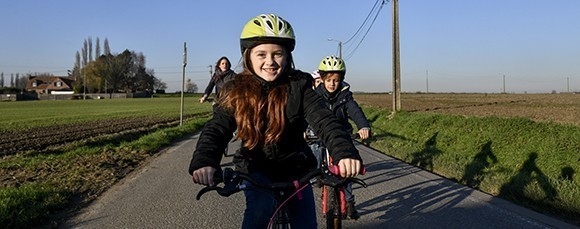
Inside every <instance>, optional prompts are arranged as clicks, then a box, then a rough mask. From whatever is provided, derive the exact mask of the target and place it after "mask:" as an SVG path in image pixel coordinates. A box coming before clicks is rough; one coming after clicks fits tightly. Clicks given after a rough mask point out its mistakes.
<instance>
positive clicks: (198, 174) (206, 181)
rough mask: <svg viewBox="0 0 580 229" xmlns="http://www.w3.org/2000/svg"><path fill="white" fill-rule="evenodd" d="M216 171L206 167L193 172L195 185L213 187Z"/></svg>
mask: <svg viewBox="0 0 580 229" xmlns="http://www.w3.org/2000/svg"><path fill="white" fill-rule="evenodd" d="M215 171H216V169H215V168H213V167H211V166H206V167H203V168H200V169H197V170H195V171H193V183H196V184H202V185H210V186H213V185H214V183H213V175H214V174H215Z"/></svg>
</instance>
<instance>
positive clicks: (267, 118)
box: [189, 14, 361, 228]
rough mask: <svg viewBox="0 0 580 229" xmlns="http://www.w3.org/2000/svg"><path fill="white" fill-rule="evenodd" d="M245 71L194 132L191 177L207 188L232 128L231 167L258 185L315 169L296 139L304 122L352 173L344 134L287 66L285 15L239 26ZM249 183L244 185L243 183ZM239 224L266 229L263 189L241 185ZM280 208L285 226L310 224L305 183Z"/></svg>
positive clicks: (267, 199) (290, 44)
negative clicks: (284, 211) (238, 145)
mask: <svg viewBox="0 0 580 229" xmlns="http://www.w3.org/2000/svg"><path fill="white" fill-rule="evenodd" d="M240 46H241V51H242V56H243V65H244V66H243V67H244V70H243V72H241V73H240V74H238V75H236V77H235V79H234V80H232V81H229V82H228V83H226V84H225V85H224V86H223V88H222V91H221V92H220V96H219V100H218V104H217V106H216V108H215V110H214V116H213V118H212V119H211V120H210V121H209V122H208V123H207V124H206V126H205V127H204V129H203V130H202V133H201V135H200V137H199V140H198V143H197V146H196V149H195V151H194V153H193V158H192V160H191V163H190V166H189V172H190V173H191V174H192V176H193V181H194V182H195V183H197V184H202V185H213V176H214V173H215V171H216V169H218V168H219V167H220V162H221V159H222V153H221V152H223V150H224V149H225V147H226V145H227V144H228V142H229V140H230V138H231V136H232V135H231V134H232V133H233V132H234V130H236V128H237V130H238V132H237V133H238V134H237V136H236V137H237V138H238V139H241V141H242V147H241V148H240V150H239V151H238V152H237V153H236V155H235V156H234V159H233V161H234V164H235V165H236V169H237V170H240V171H242V172H245V173H248V174H250V176H251V177H252V178H253V179H255V180H256V181H259V182H264V183H268V182H287V181H291V180H293V179H297V178H300V177H302V176H304V175H305V174H307V173H308V171H310V170H312V169H314V168H315V167H316V159H315V158H314V155H313V154H312V152H311V150H310V148H309V147H308V145H307V144H306V141H305V140H304V138H303V133H304V131H305V128H306V122H308V123H310V124H311V125H312V126H313V129H314V130H315V131H316V134H317V135H318V136H319V137H320V138H321V139H322V141H323V142H324V143H325V145H326V146H327V147H328V148H329V150H330V152H332V156H333V158H334V159H335V162H336V163H335V164H337V165H338V166H339V168H340V172H341V176H342V177H353V176H356V175H357V174H358V172H359V170H360V167H361V159H360V156H359V155H358V151H357V150H356V148H355V147H354V145H353V143H352V141H351V140H350V136H349V134H348V133H347V132H345V131H344V130H343V128H342V125H341V124H340V123H339V122H338V120H337V119H336V118H335V117H334V114H333V113H332V112H331V111H330V110H328V109H327V108H325V107H324V106H323V104H324V102H323V101H322V98H321V97H319V96H316V95H315V94H314V93H315V92H314V91H313V90H312V89H311V87H312V77H311V76H310V75H309V74H308V73H304V72H301V71H299V70H295V69H294V66H293V65H294V63H293V59H292V51H293V50H294V46H295V36H294V31H293V29H292V27H291V26H290V24H289V23H288V22H287V21H285V20H284V19H282V18H280V17H278V16H276V15H273V14H262V15H259V16H257V17H255V18H252V19H251V20H250V21H249V22H248V23H246V25H245V27H244V29H243V30H242V34H241V37H240ZM248 185H250V184H248ZM244 194H245V196H246V210H245V211H244V220H243V222H242V228H265V227H266V226H267V224H268V221H269V218H270V216H271V215H272V214H273V212H274V206H275V205H276V202H275V201H276V200H275V198H274V197H273V196H272V195H270V194H269V193H265V192H262V191H258V190H253V189H245V190H244ZM301 194H302V199H298V198H294V199H292V200H290V201H289V203H288V205H287V207H288V212H289V214H290V219H291V225H292V228H316V211H315V205H314V197H313V192H312V188H310V187H308V188H306V189H304V190H303V192H302V193H301Z"/></svg>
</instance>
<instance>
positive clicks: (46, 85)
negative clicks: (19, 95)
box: [26, 76, 75, 94]
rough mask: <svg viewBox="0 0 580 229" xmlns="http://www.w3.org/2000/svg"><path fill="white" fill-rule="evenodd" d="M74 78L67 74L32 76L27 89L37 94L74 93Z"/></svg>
mask: <svg viewBox="0 0 580 229" xmlns="http://www.w3.org/2000/svg"><path fill="white" fill-rule="evenodd" d="M74 81H75V80H74V79H73V78H71V77H65V76H31V77H29V79H28V82H26V91H29V92H35V93H36V94H73V93H74V92H73V88H72V86H73V83H74Z"/></svg>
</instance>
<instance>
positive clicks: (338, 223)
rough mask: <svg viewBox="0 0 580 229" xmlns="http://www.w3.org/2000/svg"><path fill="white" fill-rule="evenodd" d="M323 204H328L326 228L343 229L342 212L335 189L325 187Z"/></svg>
mask: <svg viewBox="0 0 580 229" xmlns="http://www.w3.org/2000/svg"><path fill="white" fill-rule="evenodd" d="M322 188H323V189H322V192H323V200H322V201H323V203H326V209H325V210H326V212H325V213H324V215H325V217H326V228H327V229H341V228H342V211H341V209H340V206H339V201H340V200H339V198H340V196H337V193H336V191H335V189H334V188H333V187H329V186H323V187H322Z"/></svg>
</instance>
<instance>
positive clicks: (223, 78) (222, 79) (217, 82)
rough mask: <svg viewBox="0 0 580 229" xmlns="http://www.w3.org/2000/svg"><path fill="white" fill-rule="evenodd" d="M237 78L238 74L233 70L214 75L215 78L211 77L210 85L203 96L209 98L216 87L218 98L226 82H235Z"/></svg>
mask: <svg viewBox="0 0 580 229" xmlns="http://www.w3.org/2000/svg"><path fill="white" fill-rule="evenodd" d="M235 76H236V73H235V72H234V71H232V70H231V69H228V70H227V71H226V72H223V73H221V74H219V73H217V72H216V73H214V74H213V76H212V77H211V80H210V81H209V84H208V85H207V87H206V88H205V91H204V92H203V95H204V96H206V97H207V96H209V95H210V94H211V91H212V90H213V87H214V86H215V94H216V97H217V95H218V94H219V92H220V90H221V88H222V86H223V85H224V84H225V83H226V82H228V81H230V80H233V79H234V77H235Z"/></svg>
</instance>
